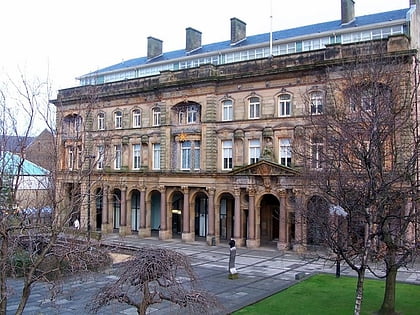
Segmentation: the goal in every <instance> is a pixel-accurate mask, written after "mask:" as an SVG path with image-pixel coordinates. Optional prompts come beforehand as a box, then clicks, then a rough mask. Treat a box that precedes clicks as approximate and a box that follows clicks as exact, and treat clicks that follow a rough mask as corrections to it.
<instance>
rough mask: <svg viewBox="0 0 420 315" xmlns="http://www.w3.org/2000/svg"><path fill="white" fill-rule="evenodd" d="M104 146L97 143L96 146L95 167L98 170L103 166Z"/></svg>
mask: <svg viewBox="0 0 420 315" xmlns="http://www.w3.org/2000/svg"><path fill="white" fill-rule="evenodd" d="M104 153H105V151H104V146H103V145H98V146H97V147H96V154H97V156H96V161H97V162H96V168H97V169H98V170H102V169H103V168H104Z"/></svg>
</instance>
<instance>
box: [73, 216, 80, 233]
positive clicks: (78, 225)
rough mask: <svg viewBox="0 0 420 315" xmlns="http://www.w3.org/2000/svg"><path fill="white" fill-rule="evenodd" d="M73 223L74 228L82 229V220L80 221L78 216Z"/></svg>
mask: <svg viewBox="0 0 420 315" xmlns="http://www.w3.org/2000/svg"><path fill="white" fill-rule="evenodd" d="M73 224H74V228H75V229H76V230H78V229H80V221H79V219H77V218H76V220H74V222H73Z"/></svg>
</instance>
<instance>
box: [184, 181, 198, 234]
mask: <svg viewBox="0 0 420 315" xmlns="http://www.w3.org/2000/svg"><path fill="white" fill-rule="evenodd" d="M182 191H183V193H184V204H183V207H182V235H181V238H182V240H183V241H184V242H193V241H194V239H195V238H194V234H193V233H191V229H190V223H191V222H190V191H189V188H188V186H183V187H182Z"/></svg>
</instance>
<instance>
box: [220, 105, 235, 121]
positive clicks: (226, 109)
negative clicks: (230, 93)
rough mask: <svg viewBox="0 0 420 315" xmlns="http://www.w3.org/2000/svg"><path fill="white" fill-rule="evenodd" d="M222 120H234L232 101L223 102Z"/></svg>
mask: <svg viewBox="0 0 420 315" xmlns="http://www.w3.org/2000/svg"><path fill="white" fill-rule="evenodd" d="M222 120H224V121H229V120H233V102H232V101H231V100H225V101H223V102H222Z"/></svg>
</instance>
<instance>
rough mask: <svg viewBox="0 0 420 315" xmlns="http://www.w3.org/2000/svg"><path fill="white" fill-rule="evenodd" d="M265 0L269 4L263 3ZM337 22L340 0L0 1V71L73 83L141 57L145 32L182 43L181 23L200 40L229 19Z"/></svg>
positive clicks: (223, 31)
mask: <svg viewBox="0 0 420 315" xmlns="http://www.w3.org/2000/svg"><path fill="white" fill-rule="evenodd" d="M271 2H272V5H270V3H271ZM408 6H409V0H356V9H355V10H356V15H365V14H370V13H375V12H382V11H389V10H394V9H402V8H408ZM270 7H272V16H273V18H272V25H273V31H276V30H281V29H285V28H290V27H294V26H301V25H307V24H313V23H317V22H324V21H330V20H337V19H340V17H341V11H340V0H272V1H270V0H258V1H255V0H210V1H201V0H152V1H145V0H119V1H115V0H71V1H70V0H0V39H1V44H2V45H1V48H0V71H1V73H8V74H9V76H13V75H14V74H15V73H16V72H17V69H20V71H22V72H24V73H27V74H30V75H36V76H38V77H39V78H45V77H46V75H47V72H49V77H50V80H51V81H52V83H53V85H54V87H55V88H56V89H62V88H68V87H72V86H75V85H77V83H78V82H77V81H76V80H75V78H76V77H77V76H80V75H83V74H86V73H88V72H91V71H94V70H97V69H100V68H103V67H106V66H109V65H112V64H115V63H118V62H121V61H122V60H128V59H131V58H136V57H141V56H145V55H146V48H147V37H148V36H153V37H156V38H159V39H161V40H163V51H164V52H166V51H171V50H176V49H183V48H185V29H186V28H187V27H192V28H195V29H197V30H199V31H201V32H202V43H203V44H208V43H212V42H218V41H224V40H229V39H230V18H232V17H237V18H239V19H241V20H242V21H244V22H245V23H246V24H247V35H255V34H259V33H266V32H269V31H270V11H271V10H270Z"/></svg>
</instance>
